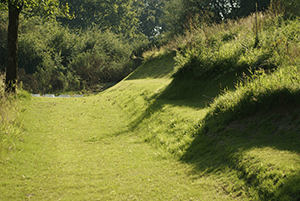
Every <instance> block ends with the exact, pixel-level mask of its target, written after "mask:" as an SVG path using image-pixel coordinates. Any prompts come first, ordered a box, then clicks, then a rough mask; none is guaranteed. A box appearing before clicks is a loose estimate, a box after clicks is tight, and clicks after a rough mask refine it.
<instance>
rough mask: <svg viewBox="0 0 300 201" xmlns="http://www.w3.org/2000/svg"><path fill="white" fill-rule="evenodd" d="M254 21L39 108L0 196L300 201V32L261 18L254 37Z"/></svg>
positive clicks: (185, 44) (154, 55) (12, 157)
mask: <svg viewBox="0 0 300 201" xmlns="http://www.w3.org/2000/svg"><path fill="white" fill-rule="evenodd" d="M254 19H255V18H254V17H253V16H252V17H249V18H246V19H242V20H240V21H237V22H229V23H228V24H226V25H216V26H214V27H202V28H201V29H194V30H192V31H190V32H189V33H187V34H186V36H185V37H178V38H176V39H175V40H174V41H173V42H170V43H169V44H168V45H166V46H164V47H162V48H161V49H159V50H155V49H154V50H153V51H148V52H146V53H145V54H144V58H145V61H144V64H143V65H142V66H141V67H140V68H139V69H137V70H136V71H134V72H133V73H132V74H131V75H130V76H129V77H127V78H126V79H125V80H123V81H122V82H120V83H118V84H117V85H116V86H114V87H112V88H110V89H109V90H107V91H105V92H103V93H100V94H99V95H96V96H91V97H87V98H82V99H43V98H36V99H32V100H31V101H30V103H29V105H30V106H26V108H27V109H26V111H25V112H23V116H24V120H25V121H24V126H23V129H24V131H23V136H22V138H20V139H23V140H22V141H18V142H16V146H15V150H13V151H11V153H10V154H9V155H7V156H6V157H4V159H2V164H1V168H2V169H3V170H5V171H1V172H2V175H1V178H2V179H1V185H0V187H1V191H2V192H5V193H4V194H2V196H3V198H11V199H15V198H18V199H26V198H29V197H30V198H32V199H36V200H38V199H49V200H51V199H58V198H62V199H64V200H66V199H70V200H71V199H78V200H88V199H106V200H108V199H112V200H126V199H138V200H146V199H147V200H149V199H150V200H154V199H158V200H189V199H195V200H197V199H198V200H213V199H215V200H225V199H228V200H298V199H299V198H300V191H299V189H300V185H299V183H300V174H299V173H300V172H299V171H300V156H299V151H300V150H299V149H300V146H299V141H300V139H299V133H300V120H299V119H300V118H299V110H300V109H299V108H300V107H299V103H298V102H299V95H300V93H299V88H300V82H299V80H300V74H299V61H300V60H299V57H300V49H299V42H300V41H299V31H300V23H299V20H294V21H284V20H283V18H281V17H280V16H279V17H278V16H277V17H272V18H269V16H268V15H260V16H259V18H258V19H259V21H258V23H256V25H259V28H258V30H259V32H258V33H259V35H258V36H259V37H258V39H259V40H256V39H255V31H253V30H256V28H253V24H254V25H255V23H254ZM22 107H25V106H21V108H22ZM145 142H149V144H151V145H152V146H149V145H148V144H147V143H145ZM45 181H46V182H45ZM4 189H5V190H4Z"/></svg>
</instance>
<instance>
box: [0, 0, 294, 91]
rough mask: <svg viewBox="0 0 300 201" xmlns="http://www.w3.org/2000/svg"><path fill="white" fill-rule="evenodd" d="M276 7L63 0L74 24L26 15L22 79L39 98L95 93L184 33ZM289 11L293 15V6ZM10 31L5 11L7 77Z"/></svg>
mask: <svg viewBox="0 0 300 201" xmlns="http://www.w3.org/2000/svg"><path fill="white" fill-rule="evenodd" d="M270 2H271V1H270V0H261V1H253V0H204V1H203V0H164V1H162V0H109V1H107V0H106V1H104V0H103V1H102V0H99V1H94V0H75V1H69V0H62V1H61V3H62V4H65V3H69V5H70V13H72V14H74V16H75V18H74V19H65V18H60V17H57V18H56V19H42V18H41V17H34V16H30V15H26V10H25V11H24V15H22V18H21V23H20V33H19V61H18V67H19V71H18V72H19V78H20V79H19V80H20V81H22V83H23V87H24V88H25V89H26V90H29V91H30V92H33V93H47V92H59V91H70V90H75V91H80V90H90V89H92V88H94V87H96V86H97V85H99V84H101V83H104V82H117V81H119V80H121V79H123V78H124V77H125V76H127V75H128V74H129V73H130V72H132V70H134V69H135V67H136V66H137V65H138V63H139V60H138V59H133V58H140V55H141V53H142V51H144V50H145V49H147V47H149V46H154V45H156V46H159V45H160V44H163V43H164V41H168V40H169V39H170V37H172V36H174V35H177V34H184V32H185V30H186V29H190V28H191V27H192V26H193V24H194V23H197V24H198V25H197V26H199V24H201V23H203V21H205V23H206V24H207V23H220V22H224V21H225V22H226V20H227V19H234V18H241V17H244V16H247V15H249V14H250V13H253V12H256V11H263V10H265V9H267V8H268V7H269V6H270ZM283 4H285V1H284V0H274V1H272V5H275V6H277V7H279V6H281V5H283ZM286 5H287V4H286ZM0 8H1V7H0ZM285 8H286V12H288V11H290V10H291V9H292V8H293V5H292V6H290V7H288V6H286V7H285ZM289 9H290V10H289ZM277 10H278V9H277ZM30 13H32V12H30ZM291 13H292V12H291ZM7 26H8V16H7V12H6V11H1V10H0V47H1V49H0V70H1V71H3V72H4V71H5V66H6V60H7V56H6V52H7V47H6V46H7V44H6V43H7Z"/></svg>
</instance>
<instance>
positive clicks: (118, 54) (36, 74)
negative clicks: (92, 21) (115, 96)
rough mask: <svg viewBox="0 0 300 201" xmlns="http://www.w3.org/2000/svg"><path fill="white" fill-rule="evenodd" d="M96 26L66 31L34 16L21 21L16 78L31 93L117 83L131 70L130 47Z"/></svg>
mask: <svg viewBox="0 0 300 201" xmlns="http://www.w3.org/2000/svg"><path fill="white" fill-rule="evenodd" d="M99 30H100V29H99V28H98V27H91V28H89V29H86V30H84V31H83V30H70V29H68V28H66V27H62V26H61V25H60V24H59V23H57V22H55V21H54V22H53V21H51V22H47V21H46V22H43V20H42V19H40V18H38V17H34V18H30V19H23V22H22V26H21V30H20V37H19V62H18V65H19V76H20V81H22V82H23V86H24V88H25V89H26V90H28V91H31V92H34V93H48V92H61V91H67V90H76V91H79V90H83V89H84V90H86V89H90V88H93V87H94V86H95V85H99V84H101V83H104V82H118V81H119V80H121V79H122V78H124V77H125V76H127V75H128V74H129V73H130V72H131V71H132V70H133V69H132V68H131V67H130V66H129V65H128V63H131V60H130V56H131V54H132V52H133V50H134V48H136V47H138V46H139V44H135V46H131V45H129V43H128V41H127V40H125V39H124V38H122V37H121V36H118V35H116V34H114V33H112V32H110V31H105V32H100V31H99Z"/></svg>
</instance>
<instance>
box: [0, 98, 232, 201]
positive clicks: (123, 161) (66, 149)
mask: <svg viewBox="0 0 300 201" xmlns="http://www.w3.org/2000/svg"><path fill="white" fill-rule="evenodd" d="M30 104H31V106H28V109H27V110H26V112H25V114H24V118H25V125H24V127H25V129H26V131H25V133H26V135H25V136H24V139H23V141H21V142H19V143H20V144H19V145H18V146H17V147H18V150H16V151H15V152H12V154H11V155H9V158H7V160H6V162H5V163H2V164H0V168H1V169H2V170H1V173H0V179H1V180H0V192H1V194H0V200H226V199H229V197H227V196H225V195H224V194H223V193H222V191H221V189H218V184H217V183H216V182H214V181H212V180H210V179H209V178H206V177H201V176H199V178H198V177H195V175H193V174H191V175H190V176H189V172H190V171H192V169H193V167H191V166H189V165H186V164H182V163H180V162H178V161H176V160H172V159H162V158H161V157H160V156H158V155H157V150H155V149H154V148H153V147H151V146H150V145H148V144H147V143H144V142H141V141H140V139H139V138H137V137H135V136H136V135H135V133H132V132H126V128H127V126H128V123H129V122H128V121H127V118H126V114H124V112H123V111H122V110H121V109H119V108H118V106H117V105H116V104H114V102H113V101H111V100H110V99H109V98H105V97H103V96H94V97H87V98H77V99H76V98H69V99H58V98H56V99H51V98H34V99H33V100H32V101H31V103H30ZM99 136H100V137H99ZM96 138H97V140H95V139H96Z"/></svg>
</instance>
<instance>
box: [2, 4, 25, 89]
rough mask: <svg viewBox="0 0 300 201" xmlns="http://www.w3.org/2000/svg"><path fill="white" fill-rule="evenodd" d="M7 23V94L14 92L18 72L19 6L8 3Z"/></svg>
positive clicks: (20, 8)
mask: <svg viewBox="0 0 300 201" xmlns="http://www.w3.org/2000/svg"><path fill="white" fill-rule="evenodd" d="M8 10H9V23H8V35H7V66H6V79H5V91H6V92H9V93H15V92H16V84H17V80H18V77H17V70H18V30H19V17H20V12H21V10H22V7H21V6H17V5H16V4H13V3H11V2H9V3H8Z"/></svg>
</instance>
